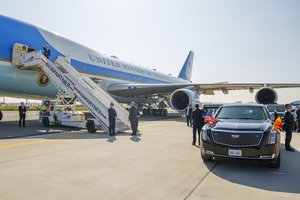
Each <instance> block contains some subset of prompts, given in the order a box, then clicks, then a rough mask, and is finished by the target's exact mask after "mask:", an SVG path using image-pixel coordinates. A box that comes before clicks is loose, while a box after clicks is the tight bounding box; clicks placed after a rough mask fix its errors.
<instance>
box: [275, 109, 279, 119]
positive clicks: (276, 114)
mask: <svg viewBox="0 0 300 200" xmlns="http://www.w3.org/2000/svg"><path fill="white" fill-rule="evenodd" d="M278 117H279V115H278V112H277V110H276V109H275V110H274V122H275V121H276V119H277V118H278Z"/></svg>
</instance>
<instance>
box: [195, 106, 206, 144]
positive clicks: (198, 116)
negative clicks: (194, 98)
mask: <svg viewBox="0 0 300 200" xmlns="http://www.w3.org/2000/svg"><path fill="white" fill-rule="evenodd" d="M195 107H196V110H194V111H193V112H192V119H193V143H192V144H193V145H195V143H196V132H197V131H198V143H199V145H200V130H201V128H202V126H203V125H204V119H203V110H200V109H199V104H196V105H195Z"/></svg>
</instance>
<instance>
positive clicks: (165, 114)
mask: <svg viewBox="0 0 300 200" xmlns="http://www.w3.org/2000/svg"><path fill="white" fill-rule="evenodd" d="M163 116H165V117H166V116H168V110H167V109H163Z"/></svg>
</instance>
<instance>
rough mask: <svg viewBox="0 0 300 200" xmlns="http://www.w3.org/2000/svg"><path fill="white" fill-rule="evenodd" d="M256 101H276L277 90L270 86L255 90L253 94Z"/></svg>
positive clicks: (262, 102)
mask: <svg viewBox="0 0 300 200" xmlns="http://www.w3.org/2000/svg"><path fill="white" fill-rule="evenodd" d="M255 100H256V102H257V103H261V104H272V103H276V102H277V92H276V91H275V90H274V89H273V88H270V87H264V88H261V89H259V90H258V91H257V93H256V95H255Z"/></svg>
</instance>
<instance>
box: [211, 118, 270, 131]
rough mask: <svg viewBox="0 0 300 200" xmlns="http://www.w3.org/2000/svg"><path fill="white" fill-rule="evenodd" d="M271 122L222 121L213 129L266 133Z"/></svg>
mask: <svg viewBox="0 0 300 200" xmlns="http://www.w3.org/2000/svg"><path fill="white" fill-rule="evenodd" d="M271 125H272V124H271V121H269V120H268V121H265V120H244V119H243V120H241V119H226V120H225V119H222V120H219V121H218V123H216V125H215V126H214V127H213V128H214V129H223V130H224V129H226V130H257V131H266V130H268V128H269V127H270V126H271Z"/></svg>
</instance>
